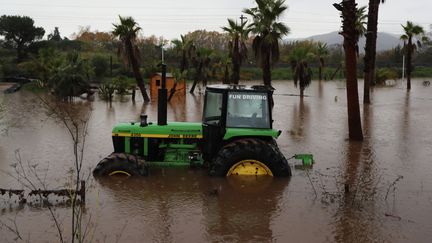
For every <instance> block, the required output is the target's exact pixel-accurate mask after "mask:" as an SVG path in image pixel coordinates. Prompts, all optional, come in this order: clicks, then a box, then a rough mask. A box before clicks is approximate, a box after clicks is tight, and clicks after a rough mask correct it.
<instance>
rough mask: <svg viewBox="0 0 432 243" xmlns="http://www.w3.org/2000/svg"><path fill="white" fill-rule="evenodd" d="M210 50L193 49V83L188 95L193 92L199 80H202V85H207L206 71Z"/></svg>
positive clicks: (209, 61)
mask: <svg viewBox="0 0 432 243" xmlns="http://www.w3.org/2000/svg"><path fill="white" fill-rule="evenodd" d="M211 54H212V50H210V49H206V48H199V49H195V48H194V51H193V52H192V55H191V63H192V66H193V67H194V75H193V76H194V81H193V84H192V87H191V89H190V91H189V92H190V93H193V92H194V91H195V87H196V85H197V83H198V81H199V80H202V81H203V83H204V85H206V84H207V79H208V74H209V72H208V69H209V66H210V63H211Z"/></svg>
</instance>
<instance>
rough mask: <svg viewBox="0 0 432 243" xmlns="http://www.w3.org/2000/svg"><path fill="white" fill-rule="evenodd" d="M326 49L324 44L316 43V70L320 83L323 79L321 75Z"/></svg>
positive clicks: (326, 54) (326, 53)
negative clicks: (317, 64)
mask: <svg viewBox="0 0 432 243" xmlns="http://www.w3.org/2000/svg"><path fill="white" fill-rule="evenodd" d="M328 53H329V52H328V48H327V44H326V43H322V42H318V44H317V47H316V56H317V58H318V61H319V68H318V79H319V80H320V81H321V80H322V79H323V75H322V73H323V72H324V66H325V59H324V58H326V57H327V56H328Z"/></svg>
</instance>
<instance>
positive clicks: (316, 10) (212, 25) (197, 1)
mask: <svg viewBox="0 0 432 243" xmlns="http://www.w3.org/2000/svg"><path fill="white" fill-rule="evenodd" d="M334 2H336V1H335V0H286V1H285V3H286V4H287V5H288V10H287V11H286V12H285V14H284V16H283V17H282V18H281V21H283V22H284V23H285V24H287V25H288V26H289V27H290V28H291V32H290V34H289V35H288V36H287V37H286V38H302V37H308V36H311V35H316V34H324V33H328V32H331V31H335V30H339V29H340V18H339V13H338V11H337V10H336V9H335V8H334V7H333V6H332V4H333V3H334ZM357 2H358V4H359V5H360V6H363V5H367V3H368V1H367V0H359V1H357ZM254 6H255V1H254V0H122V1H119V0H116V1H114V0H74V1H67V0H0V15H4V14H5V15H26V16H30V17H31V18H33V19H34V20H35V25H36V26H42V27H43V28H44V29H45V31H46V34H49V33H50V32H52V30H53V29H54V27H55V26H57V27H59V30H60V34H61V35H62V36H67V37H70V36H71V35H72V34H73V33H74V32H78V29H79V26H90V27H91V30H99V31H111V30H112V23H116V22H118V15H122V16H132V17H134V18H135V20H136V21H137V22H138V23H139V25H140V26H141V28H142V30H143V32H142V34H143V35H145V36H149V35H156V36H163V37H165V38H167V39H174V38H178V37H179V36H180V34H185V33H187V32H189V31H194V30H197V29H205V30H209V31H210V30H216V31H221V29H220V27H221V26H224V25H226V23H227V20H226V19H227V18H233V19H238V20H239V17H240V15H241V14H242V10H243V9H244V8H250V7H254ZM431 15H432V0H415V1H406V0H387V1H386V3H385V4H383V5H381V7H380V15H379V26H378V29H379V31H384V32H388V33H393V34H398V35H400V34H401V33H402V28H401V24H404V23H406V21H407V20H410V21H413V22H415V23H417V24H420V25H422V26H423V27H424V28H425V30H426V31H428V32H429V31H430V26H431V25H432V16H431Z"/></svg>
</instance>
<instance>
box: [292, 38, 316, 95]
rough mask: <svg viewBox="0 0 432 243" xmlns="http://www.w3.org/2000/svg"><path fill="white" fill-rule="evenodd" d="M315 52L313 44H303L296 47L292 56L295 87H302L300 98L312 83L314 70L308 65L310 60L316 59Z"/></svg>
mask: <svg viewBox="0 0 432 243" xmlns="http://www.w3.org/2000/svg"><path fill="white" fill-rule="evenodd" d="M314 51H315V50H314V45H313V43H312V42H303V43H300V44H299V45H298V46H297V47H295V48H294V49H293V50H292V52H291V54H290V60H291V68H292V72H293V79H294V85H295V86H296V87H297V85H299V86H300V98H303V96H304V90H305V89H306V87H308V86H309V85H310V83H311V79H312V69H311V68H310V67H309V65H308V60H311V59H312V58H314V57H315V54H314Z"/></svg>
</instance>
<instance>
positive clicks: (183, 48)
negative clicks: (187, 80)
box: [171, 35, 194, 72]
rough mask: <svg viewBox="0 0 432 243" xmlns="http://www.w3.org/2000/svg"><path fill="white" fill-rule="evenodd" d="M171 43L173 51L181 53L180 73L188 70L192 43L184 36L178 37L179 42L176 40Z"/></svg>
mask: <svg viewBox="0 0 432 243" xmlns="http://www.w3.org/2000/svg"><path fill="white" fill-rule="evenodd" d="M171 42H172V43H173V45H174V50H176V51H177V53H181V59H180V72H183V71H185V70H187V69H188V68H189V59H190V56H191V52H192V50H193V48H194V43H193V41H192V40H190V39H189V38H187V37H186V36H185V35H180V40H178V39H176V40H173V41H171Z"/></svg>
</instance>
